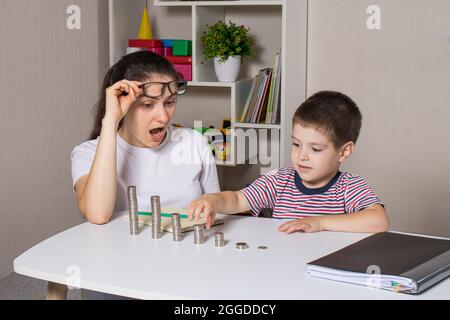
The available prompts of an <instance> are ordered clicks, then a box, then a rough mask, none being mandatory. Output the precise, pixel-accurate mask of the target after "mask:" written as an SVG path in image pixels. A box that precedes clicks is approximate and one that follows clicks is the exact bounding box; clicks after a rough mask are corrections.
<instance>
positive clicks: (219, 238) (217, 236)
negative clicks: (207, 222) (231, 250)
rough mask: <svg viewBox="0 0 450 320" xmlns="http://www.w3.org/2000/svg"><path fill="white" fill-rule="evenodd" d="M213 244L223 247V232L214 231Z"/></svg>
mask: <svg viewBox="0 0 450 320" xmlns="http://www.w3.org/2000/svg"><path fill="white" fill-rule="evenodd" d="M215 244H216V247H223V246H224V245H225V238H224V236H223V232H216V234H215Z"/></svg>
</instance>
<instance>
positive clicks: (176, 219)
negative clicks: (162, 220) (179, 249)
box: [172, 213, 183, 241]
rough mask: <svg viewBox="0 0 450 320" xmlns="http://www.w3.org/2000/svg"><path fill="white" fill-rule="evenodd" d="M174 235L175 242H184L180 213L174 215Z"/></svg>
mask: <svg viewBox="0 0 450 320" xmlns="http://www.w3.org/2000/svg"><path fill="white" fill-rule="evenodd" d="M172 234H173V241H181V240H183V237H182V235H181V220H180V214H179V213H172Z"/></svg>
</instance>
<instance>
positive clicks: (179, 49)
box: [172, 40, 192, 57]
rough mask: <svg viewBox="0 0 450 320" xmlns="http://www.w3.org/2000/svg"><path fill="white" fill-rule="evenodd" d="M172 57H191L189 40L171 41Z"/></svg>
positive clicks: (190, 42)
mask: <svg viewBox="0 0 450 320" xmlns="http://www.w3.org/2000/svg"><path fill="white" fill-rule="evenodd" d="M172 54H173V55H174V56H184V57H186V56H192V41H191V40H173V51H172Z"/></svg>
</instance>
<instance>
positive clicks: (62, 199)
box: [0, 0, 108, 277]
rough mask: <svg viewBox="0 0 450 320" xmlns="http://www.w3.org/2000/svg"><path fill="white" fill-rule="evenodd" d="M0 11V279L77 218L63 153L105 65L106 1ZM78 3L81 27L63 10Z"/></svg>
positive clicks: (79, 133) (76, 134)
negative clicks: (17, 260)
mask: <svg viewBox="0 0 450 320" xmlns="http://www.w3.org/2000/svg"><path fill="white" fill-rule="evenodd" d="M1 3H2V5H1V10H0V110H1V116H0V145H1V148H2V151H1V153H0V177H1V179H0V205H1V207H0V277H3V276H4V275H6V274H8V273H9V272H11V271H12V261H13V259H14V258H15V257H16V256H18V255H19V254H21V253H22V252H24V251H25V250H27V249H29V248H30V247H32V246H34V245H35V244H37V243H38V242H40V241H42V240H44V239H46V238H48V237H49V236H51V235H54V234H55V233H58V232H60V231H62V230H65V229H67V228H69V227H71V226H73V225H75V224H78V223H80V222H81V221H82V219H81V215H80V213H79V212H78V210H77V209H76V203H75V197H74V194H73V193H72V189H71V185H72V182H71V175H70V152H71V150H72V148H73V147H74V146H75V145H77V144H79V143H80V142H82V141H83V140H85V139H86V137H87V135H88V131H89V128H90V127H91V109H92V105H93V104H94V103H95V100H96V99H97V95H98V90H99V85H100V82H101V78H102V77H103V74H104V72H105V71H106V70H107V67H108V6H107V4H108V3H107V1H106V0H98V1H92V0H71V1H68V0H39V1H29V0H14V1H13V0H3V1H2V2H1ZM71 4H77V5H80V6H81V10H82V12H81V19H82V22H81V30H76V31H69V30H68V29H67V28H66V18H67V14H66V8H67V7H68V6H69V5H71Z"/></svg>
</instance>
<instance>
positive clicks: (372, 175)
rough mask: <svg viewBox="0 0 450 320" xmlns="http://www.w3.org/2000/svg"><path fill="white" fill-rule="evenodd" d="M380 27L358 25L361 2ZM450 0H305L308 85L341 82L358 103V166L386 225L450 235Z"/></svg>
mask: <svg viewBox="0 0 450 320" xmlns="http://www.w3.org/2000/svg"><path fill="white" fill-rule="evenodd" d="M372 4H375V5H379V6H380V8H381V30H377V31H370V30H368V28H367V27H366V19H367V17H368V15H367V14H366V9H367V7H368V6H369V5H372ZM449 12H450V2H449V1H448V0H430V1H423V0H377V1H373V0H345V1H335V0H313V1H309V43H308V46H309V49H308V51H309V52H308V94H312V93H314V92H316V91H319V90H324V89H333V90H340V91H343V92H344V93H347V94H348V95H350V96H351V97H352V98H354V100H355V101H356V102H357V103H358V104H359V106H360V108H361V110H362V112H363V117H364V121H363V129H362V134H361V136H360V140H359V142H358V143H357V150H356V154H355V155H354V156H353V158H352V159H351V160H350V161H349V162H348V163H347V164H346V166H345V167H344V169H347V170H349V171H352V172H355V173H357V174H360V175H361V176H363V177H365V178H366V179H367V181H368V182H369V183H370V184H371V185H372V186H373V187H374V188H375V189H376V191H377V192H378V193H379V195H380V197H381V198H382V200H383V201H384V202H385V203H386V205H387V209H388V213H389V216H390V218H391V221H392V229H395V230H402V231H409V232H419V233H428V234H436V235H442V236H450V179H449V178H450V166H449V163H450V139H449V136H450V106H449V101H450V19H449V16H448V15H449Z"/></svg>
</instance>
